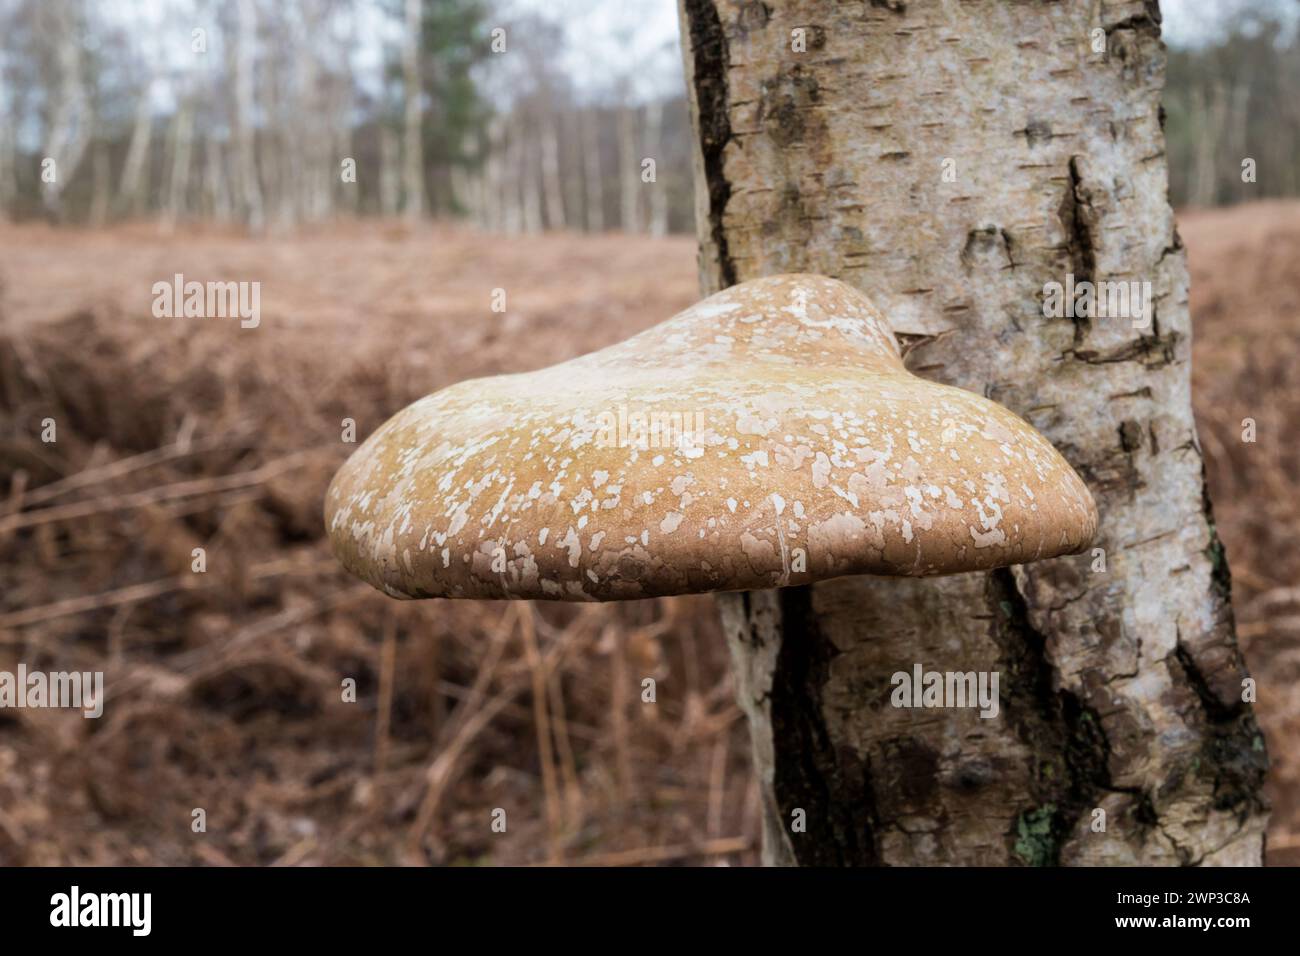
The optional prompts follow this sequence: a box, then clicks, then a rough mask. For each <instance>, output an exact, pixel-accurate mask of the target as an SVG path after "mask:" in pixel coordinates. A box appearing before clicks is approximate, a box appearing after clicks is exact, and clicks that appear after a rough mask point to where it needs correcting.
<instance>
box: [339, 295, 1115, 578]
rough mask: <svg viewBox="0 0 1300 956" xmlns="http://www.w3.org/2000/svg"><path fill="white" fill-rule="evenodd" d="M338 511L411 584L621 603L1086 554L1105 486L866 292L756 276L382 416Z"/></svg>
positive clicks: (355, 551)
mask: <svg viewBox="0 0 1300 956" xmlns="http://www.w3.org/2000/svg"><path fill="white" fill-rule="evenodd" d="M325 521H326V527H327V529H328V531H329V536H330V540H331V542H332V544H333V547H334V551H335V553H336V554H337V555H338V557H339V559H340V560H341V561H342V562H343V564H344V565H345V566H346V567H347V568H348V569H349V570H350V571H352V572H353V573H354V574H356V575H358V576H360V577H361V578H363V579H365V580H366V581H369V582H370V583H371V584H374V585H375V586H376V587H378V588H381V589H382V590H384V591H385V592H387V593H388V594H390V595H393V596H395V597H413V598H414V597H453V598H455V597H460V598H541V599H555V600H566V601H607V600H619V599H627V598H644V597H652V596H656V595H665V594H682V593H694V592H702V591H720V590H740V589H762V588H771V587H781V586H784V585H793V584H808V583H810V582H813V581H817V580H821V579H824V578H831V577H838V576H840V575H846V574H890V575H927V574H947V573H953V572H958V571H972V570H979V569H984V568H992V567H998V566H1001V565H1007V564H1021V563H1025V562H1028V561H1034V560H1037V559H1040V558H1048V557H1052V556H1055V555H1059V554H1068V553H1074V552H1077V551H1079V550H1082V549H1083V548H1084V547H1086V546H1087V545H1088V543H1089V542H1090V541H1091V540H1092V536H1093V533H1094V532H1095V530H1096V527H1097V511H1096V507H1095V505H1094V504H1093V501H1092V496H1091V495H1090V494H1089V492H1088V489H1087V488H1086V487H1085V485H1084V484H1083V482H1082V480H1080V478H1079V477H1078V475H1076V474H1075V473H1074V471H1073V469H1071V468H1070V466H1069V465H1068V464H1067V463H1066V461H1065V460H1064V459H1063V458H1062V457H1061V456H1060V454H1059V453H1058V452H1057V451H1056V450H1055V449H1054V448H1053V447H1052V446H1051V444H1049V443H1048V441H1047V440H1046V439H1045V438H1043V437H1042V436H1041V435H1040V434H1039V433H1038V432H1036V431H1035V430H1034V429H1033V428H1032V427H1030V426H1029V425H1028V424H1026V423H1025V422H1024V421H1022V420H1021V419H1020V418H1018V417H1017V416H1016V415H1015V414H1013V413H1012V412H1010V411H1008V410H1007V409H1005V408H1002V407H1001V406H999V405H996V404H994V403H993V402H990V401H988V400H986V399H984V398H982V397H980V396H978V395H974V394H972V393H970V392H966V391H962V390H960V389H956V388H951V387H949V386H944V385H937V384H934V383H932V382H928V381H926V380H924V379H921V378H918V377H916V376H915V375H912V374H911V373H910V372H908V371H907V370H906V369H905V368H904V367H903V363H902V360H901V358H900V355H899V351H898V346H897V344H896V343H895V341H894V336H893V333H892V332H891V331H890V329H889V325H888V323H887V322H886V321H885V320H884V318H883V317H882V316H881V315H880V313H879V312H878V311H877V310H876V308H875V307H874V306H873V305H872V304H871V302H870V301H869V300H868V299H867V298H866V297H865V296H863V295H862V294H861V293H860V292H858V291H856V290H855V289H853V288H851V287H850V286H848V285H845V284H844V283H842V282H838V281H836V280H834V279H828V278H824V277H820V276H814V275H783V276H773V277H769V278H764V279H756V280H754V281H751V282H746V283H743V284H741V285H738V286H734V287H732V288H730V289H727V290H726V291H724V292H721V293H719V294H717V295H714V296H711V297H710V298H708V299H705V300H704V301H702V302H700V303H698V304H697V305H695V306H692V307H691V308H689V309H687V310H686V311H685V312H682V313H680V314H679V315H677V316H675V317H674V318H672V319H670V320H668V321H667V322H664V323H662V324H660V325H657V326H655V327H654V328H651V329H649V330H647V331H645V332H643V333H641V334H640V335H637V336H635V337H634V338H631V339H628V340H627V341H626V342H622V343H620V344H618V345H614V346H611V347H609V348H606V349H602V350H601V351H599V352H594V353H592V354H590V355H585V356H582V357H581V358H577V359H573V360H572V361H568V362H564V363H562V364H559V365H555V366H552V367H551V368H546V369H541V370H539V371H536V372H531V373H527V374H522V375H499V376H495V377H492V378H482V379H474V380H471V381H466V382H461V383H459V384H457V385H454V386H451V387H450V388H445V389H443V390H442V391H440V392H437V393H435V394H433V395H430V396H428V397H426V398H423V399H421V400H420V401H418V402H416V403H414V404H413V405H411V406H410V407H408V408H406V409H404V410H403V411H401V412H399V413H398V414H397V415H395V416H394V417H393V418H392V419H390V420H389V421H388V422H387V423H385V424H384V425H383V426H382V427H381V428H379V430H378V431H376V432H375V433H374V434H373V435H371V436H370V438H369V439H368V440H367V441H366V442H365V443H364V444H363V445H362V446H361V447H360V448H358V449H357V451H356V452H355V453H354V454H353V455H352V457H351V458H350V459H348V461H347V463H346V464H344V466H343V467H342V468H341V469H340V470H339V472H338V474H337V475H335V477H334V480H333V482H331V484H330V488H329V491H328V493H327V496H326V504H325Z"/></svg>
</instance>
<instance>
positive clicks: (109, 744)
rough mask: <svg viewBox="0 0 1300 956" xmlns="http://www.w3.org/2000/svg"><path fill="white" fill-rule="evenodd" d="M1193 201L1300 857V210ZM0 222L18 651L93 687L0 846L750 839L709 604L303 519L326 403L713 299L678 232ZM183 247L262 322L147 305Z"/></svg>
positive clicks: (10, 553) (1227, 510)
mask: <svg viewBox="0 0 1300 956" xmlns="http://www.w3.org/2000/svg"><path fill="white" fill-rule="evenodd" d="M1180 228H1181V230H1182V235H1183V238H1184V240H1185V241H1186V243H1187V246H1188V249H1189V253H1190V256H1191V266H1192V274H1193V286H1192V308H1193V315H1194V321H1195V335H1196V338H1195V346H1194V347H1195V359H1196V367H1195V372H1194V396H1195V402H1196V406H1197V412H1198V416H1199V421H1200V430H1201V438H1202V442H1203V444H1204V446H1205V452H1206V459H1207V463H1208V468H1209V477H1210V484H1211V490H1212V494H1213V496H1214V500H1215V511H1216V518H1217V522H1218V529H1219V533H1220V536H1221V537H1222V539H1223V540H1224V542H1225V544H1226V547H1227V551H1228V556H1229V560H1230V562H1231V567H1232V571H1233V576H1234V597H1235V599H1236V606H1237V619H1238V624H1239V633H1240V635H1241V639H1242V644H1243V647H1244V648H1245V651H1246V654H1247V659H1248V661H1249V663H1250V666H1251V670H1252V673H1253V674H1254V676H1255V677H1256V678H1257V679H1258V681H1259V685H1260V690H1259V703H1258V714H1259V717H1260V720H1261V722H1262V724H1263V726H1264V728H1265V732H1266V735H1267V737H1268V742H1269V748H1270V754H1271V757H1272V760H1273V769H1272V771H1271V773H1270V784H1269V787H1270V796H1271V798H1272V800H1273V803H1274V816H1273V822H1272V827H1271V830H1270V851H1269V861H1270V862H1273V863H1300V587H1297V582H1300V548H1297V547H1296V546H1295V543H1294V542H1295V541H1296V540H1298V539H1300V504H1298V503H1297V502H1298V501H1300V496H1298V495H1297V491H1300V480H1298V479H1297V477H1296V476H1297V475H1300V461H1297V458H1298V457H1300V390H1297V389H1295V388H1294V385H1293V384H1292V383H1293V382H1294V378H1295V372H1294V370H1295V369H1296V368H1297V366H1300V204H1295V203H1292V204H1283V203H1266V204H1255V205H1251V206H1246V207H1237V208H1235V209H1229V210H1216V211H1205V212H1191V213H1187V214H1185V215H1183V216H1180ZM0 249H3V250H4V254H3V256H2V257H0V671H4V670H8V671H14V670H16V669H17V663H18V662H19V661H23V662H25V663H27V665H28V666H29V667H30V668H37V667H41V668H44V669H55V670H70V669H80V670H102V671H103V672H104V673H105V687H106V691H107V694H106V696H107V702H106V706H105V713H104V716H103V717H102V718H101V719H99V720H83V719H81V718H80V716H78V715H76V714H74V713H71V712H66V711H53V710H51V711H42V710H31V709H27V710H5V711H0V865H3V864H17V865H23V864H28V865H30V864H53V863H85V864H196V863H204V864H217V865H220V864H228V863H236V864H269V863H279V864H341V863H357V864H392V863H452V864H457V863H459V864H475V863H524V862H537V863H546V862H551V863H556V862H583V863H596V864H600V863H611V864H616V863H693V864H700V863H714V862H725V863H742V864H748V863H754V862H756V861H757V852H756V849H757V835H758V832H759V825H758V824H759V806H758V796H757V790H756V788H755V787H754V786H753V784H752V782H751V781H750V775H749V756H748V746H749V744H748V737H747V734H746V731H745V727H744V723H743V720H742V719H741V715H740V713H739V711H738V709H737V708H736V706H735V704H734V702H733V701H732V696H731V686H730V681H729V678H728V675H727V655H726V651H725V647H724V645H723V642H722V640H721V635H720V634H719V633H718V626H717V623H716V620H715V615H714V613H713V609H712V603H711V601H710V600H709V599H708V598H689V599H665V600H657V601H646V602H629V603H627V604H622V605H613V606H581V607H565V606H551V605H528V604H523V603H512V604H493V603H478V602H395V601H391V600H388V599H386V598H384V597H382V596H380V595H379V594H378V593H376V592H374V591H372V590H370V589H369V588H368V587H367V586H365V585H360V584H358V583H357V582H355V581H354V580H352V579H350V578H349V577H348V576H347V575H345V574H344V573H343V572H342V571H341V570H340V569H339V568H338V566H337V564H336V563H335V562H334V560H333V559H332V558H331V557H330V555H329V552H328V548H327V547H326V546H325V544H324V541H323V535H322V528H321V520H320V513H321V503H322V495H323V492H324V488H325V486H326V484H327V482H328V480H329V477H330V475H331V474H332V473H333V471H334V470H335V468H337V466H338V465H339V464H340V463H341V462H342V460H343V459H344V458H345V457H346V455H347V454H348V452H349V451H350V450H351V449H352V448H354V447H355V446H353V445H349V444H345V443H344V442H343V441H342V437H341V436H342V431H343V428H344V420H345V419H353V420H354V421H355V422H356V431H357V435H358V436H359V437H362V438H363V437H364V436H365V435H366V434H368V433H369V432H370V431H372V430H373V429H374V428H375V427H376V426H378V425H379V424H380V423H381V422H383V421H384V419H385V418H387V417H388V416H389V415H390V414H392V413H393V412H395V411H396V410H397V409H399V408H401V407H402V406H404V405H406V404H407V403H409V402H411V401H413V400H414V399H416V398H418V397H420V396H422V395H424V394H426V393H428V392H430V391H433V390H435V389H437V388H440V387H442V386H444V385H447V384H450V383H451V382H454V381H458V380H461V379H464V378H470V377H474V376H477V375H484V374H492V373H495V372H499V371H504V370H510V371H525V370H528V369H532V368H537V367H541V366H544V365H548V364H551V363H553V362H556V361H559V360H561V359H564V358H567V357H569V356H572V355H575V354H579V353H582V352H587V351H590V350H592V349H595V348H599V347H601V346H603V345H607V344H610V343H613V342H616V341H619V340H621V339H623V338H625V337H627V336H628V335H630V334H632V333H634V332H636V331H638V330H640V329H643V328H646V327H648V326H650V325H653V324H654V323H655V322H657V321H660V320H661V319H663V318H666V317H667V316H669V315H671V314H673V313H674V312H676V311H677V310H679V309H680V308H682V307H684V306H685V305H687V304H688V303H690V302H691V301H693V300H694V299H695V298H696V295H697V292H696V290H697V285H696V271H695V261H694V259H695V246H694V242H693V241H692V240H690V239H687V238H681V237H675V238H671V239H667V240H652V239H643V238H635V237H623V236H599V237H590V236H577V235H550V236H539V237H511V238H503V237H500V236H489V235H482V234H477V233H474V232H470V231H466V230H462V229H455V228H451V227H426V228H421V229H417V230H415V231H408V230H407V229H405V228H404V227H401V226H396V225H392V224H379V223H364V224H357V223H349V224H344V225H336V226H331V227H328V228H326V227H322V228H320V229H318V230H314V231H304V232H301V233H297V234H295V235H293V236H291V237H279V238H276V237H270V238H260V239H249V238H246V237H243V236H240V235H237V234H235V233H231V232H224V231H221V230H216V229H193V230H186V231H184V232H182V233H176V234H170V235H169V234H166V233H162V232H160V231H158V230H157V229H156V228H154V227H152V226H143V225H142V226H123V227H116V228H112V229H109V230H103V231H97V232H91V231H79V230H54V229H51V228H47V227H44V226H20V227H19V226H0ZM178 272H179V273H182V274H183V275H184V277H185V278H186V279H187V280H199V281H207V280H230V279H237V280H248V281H251V280H256V281H260V283H261V321H260V324H259V325H258V327H257V328H256V329H252V328H241V327H240V325H239V322H238V320H237V319H185V318H176V319H158V318H154V317H153V316H152V315H151V314H150V306H151V302H152V300H153V293H152V286H153V283H154V282H156V281H158V280H159V279H165V278H169V277H171V276H172V275H173V274H175V273H178ZM494 289H502V290H504V291H505V295H506V311H505V313H504V314H497V313H494V312H493V311H492V304H493V290H494ZM1248 417H1249V418H1253V419H1255V421H1256V423H1257V430H1258V441H1257V442H1255V443H1253V444H1247V443H1243V442H1242V441H1241V440H1240V431H1241V420H1242V419H1243V418H1248ZM46 418H50V419H53V420H54V423H55V425H56V427H57V430H58V431H57V441H56V442H55V443H52V444H47V443H43V442H42V441H40V439H39V434H40V430H41V427H42V426H41V423H42V420H43V419H46ZM40 508H47V509H53V508H57V509H59V510H58V511H55V512H53V513H51V512H43V511H38V509H40ZM20 509H21V510H20ZM198 547H202V548H203V549H204V559H205V561H206V570H205V571H204V572H203V573H195V572H194V569H193V567H194V565H193V562H194V560H195V558H194V550H193V549H195V548H198ZM645 677H653V678H655V680H656V684H657V700H656V702H655V703H654V704H647V703H644V702H643V701H642V700H641V697H640V695H639V693H637V688H638V687H639V686H640V681H641V679H643V678H645ZM348 678H351V679H352V680H354V681H355V688H356V692H355V702H353V701H349V700H345V699H344V698H345V696H346V691H345V688H344V687H343V686H342V685H343V682H344V681H345V680H346V679H348ZM629 688H630V690H629ZM199 810H201V811H203V812H202V814H197V813H196V811H199ZM497 811H504V819H505V820H506V823H507V825H506V828H505V832H496V830H494V828H493V822H494V821H497V822H499V821H500V820H501V819H502V814H501V813H498V812H497ZM199 819H201V820H202V821H203V822H204V823H205V831H204V832H195V831H196V828H197V823H196V820H199ZM497 829H499V827H498V828H497Z"/></svg>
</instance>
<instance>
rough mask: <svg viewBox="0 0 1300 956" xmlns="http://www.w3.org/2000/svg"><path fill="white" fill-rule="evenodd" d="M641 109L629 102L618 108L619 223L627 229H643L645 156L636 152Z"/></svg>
mask: <svg viewBox="0 0 1300 956" xmlns="http://www.w3.org/2000/svg"><path fill="white" fill-rule="evenodd" d="M636 114H637V108H636V107H635V106H630V105H628V104H627V103H626V102H624V103H622V104H621V105H620V106H619V109H618V183H619V220H620V222H619V225H620V226H622V227H623V231H624V232H640V231H641V157H640V156H638V155H637V154H636V142H637V135H636V118H637V116H636Z"/></svg>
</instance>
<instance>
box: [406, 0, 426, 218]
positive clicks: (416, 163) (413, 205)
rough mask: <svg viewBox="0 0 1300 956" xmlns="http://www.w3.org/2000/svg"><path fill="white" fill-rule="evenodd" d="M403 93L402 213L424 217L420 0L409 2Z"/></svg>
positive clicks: (408, 0) (410, 216)
mask: <svg viewBox="0 0 1300 956" xmlns="http://www.w3.org/2000/svg"><path fill="white" fill-rule="evenodd" d="M402 91H403V95H404V96H405V98H406V102H405V122H404V137H403V142H402V185H403V195H402V204H403V205H402V212H403V214H404V215H405V216H406V218H407V219H411V220H415V219H419V218H420V217H421V216H423V215H424V145H423V143H422V142H421V139H420V0H406V33H405V35H404V37H403V40H402Z"/></svg>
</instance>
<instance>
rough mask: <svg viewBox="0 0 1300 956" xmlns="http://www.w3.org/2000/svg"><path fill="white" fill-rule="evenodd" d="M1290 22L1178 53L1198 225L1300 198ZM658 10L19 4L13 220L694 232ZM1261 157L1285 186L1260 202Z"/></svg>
mask: <svg viewBox="0 0 1300 956" xmlns="http://www.w3.org/2000/svg"><path fill="white" fill-rule="evenodd" d="M1290 2H1291V0H1274V2H1271V3H1263V4H1253V5H1251V4H1247V5H1238V7H1237V9H1236V11H1235V15H1234V16H1233V17H1232V18H1230V19H1227V20H1225V21H1224V22H1226V23H1227V24H1230V26H1226V27H1225V26H1224V25H1223V24H1222V23H1220V24H1216V25H1214V26H1213V27H1211V28H1207V29H1205V30H1203V31H1202V32H1201V34H1200V42H1199V43H1198V44H1197V45H1195V46H1188V47H1184V48H1174V49H1173V50H1172V51H1171V54H1170V60H1169V71H1168V91H1167V96H1166V112H1167V136H1168V142H1169V165H1170V188H1171V199H1172V201H1173V204H1174V205H1175V207H1181V206H1184V205H1197V206H1210V205H1216V204H1223V203H1232V202H1238V201H1241V200H1243V199H1246V198H1267V197H1272V196H1280V195H1296V194H1297V193H1300V166H1298V164H1297V162H1296V158H1295V157H1296V156H1297V154H1298V152H1300V97H1297V96H1296V95H1295V91H1296V90H1297V89H1300V39H1298V38H1297V32H1296V30H1295V29H1294V26H1293V21H1292V20H1289V19H1287V18H1285V17H1283V16H1282V14H1283V13H1284V12H1286V10H1287V5H1288V4H1289V3H1290ZM624 7H627V9H624ZM635 7H636V5H635V4H633V5H621V4H619V5H610V4H601V3H600V2H599V0H559V2H557V3H554V4H540V3H521V2H513V3H512V2H494V0H276V2H268V0H230V2H218V0H113V2H94V0H0V215H4V216H6V217H8V218H10V219H15V220H25V219H32V218H42V217H43V218H46V219H49V220H51V221H54V222H60V223H84V224H90V225H97V224H102V223H105V222H108V221H115V220H122V219H131V218H138V217H142V216H147V217H156V218H158V219H160V220H161V221H162V222H163V223H164V224H175V223H177V222H181V221H211V222H217V223H230V222H234V223H243V224H247V225H249V226H251V227H253V228H255V229H262V228H277V227H280V228H282V227H286V226H290V225H293V224H295V223H303V222H316V221H321V220H327V219H331V218H335V217H342V216H356V215H365V216H395V215H402V216H405V217H408V218H409V217H421V216H426V215H432V216H443V217H466V218H469V219H471V220H472V221H473V222H475V223H477V224H478V225H480V226H482V227H484V228H487V229H490V230H494V231H501V232H507V233H518V232H537V231H540V230H543V229H577V230H584V231H594V232H600V231H604V230H615V229H616V230H621V231H624V232H632V233H640V232H646V233H650V234H652V235H663V234H664V233H666V232H669V231H674V232H679V231H680V232H689V231H690V230H691V228H692V225H693V224H692V218H691V217H692V213H691V208H692V207H691V196H690V182H691V177H690V130H689V127H688V122H687V113H686V105H685V99H684V93H685V90H684V86H683V79H682V76H681V65H680V58H679V53H678V50H677V44H676V38H675V37H671V36H670V37H662V36H659V37H654V36H652V37H651V38H650V39H649V40H647V39H646V36H644V35H643V34H644V32H645V31H644V30H643V27H642V24H641V23H640V21H639V20H638V11H637V10H635V9H632V8H635ZM614 10H618V11H619V12H617V13H615V12H612V11H614ZM597 15H599V16H600V17H601V20H600V32H599V35H596V34H595V33H594V32H592V31H590V30H585V29H584V25H585V24H588V23H589V22H590V21H591V19H592V18H593V17H595V16H597ZM575 63H580V64H582V65H583V68H582V69H581V70H578V69H575V68H574V64H575ZM1246 158H1251V159H1254V160H1255V162H1256V164H1257V166H1261V167H1265V168H1266V169H1268V170H1269V174H1268V175H1259V176H1258V181H1257V182H1252V183H1244V182H1243V181H1242V175H1241V164H1242V161H1243V160H1244V159H1246ZM47 160H53V167H52V169H50V168H49V167H48V165H47V163H46V161H47ZM347 160H351V161H353V163H354V167H353V171H352V172H351V173H349V172H348V171H347V170H345V168H344V167H345V164H346V161H347ZM647 160H651V161H653V165H654V168H653V169H649V168H648V167H647V162H646V161H647ZM651 182H653V184H654V187H655V188H644V187H645V186H646V185H649V183H651Z"/></svg>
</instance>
